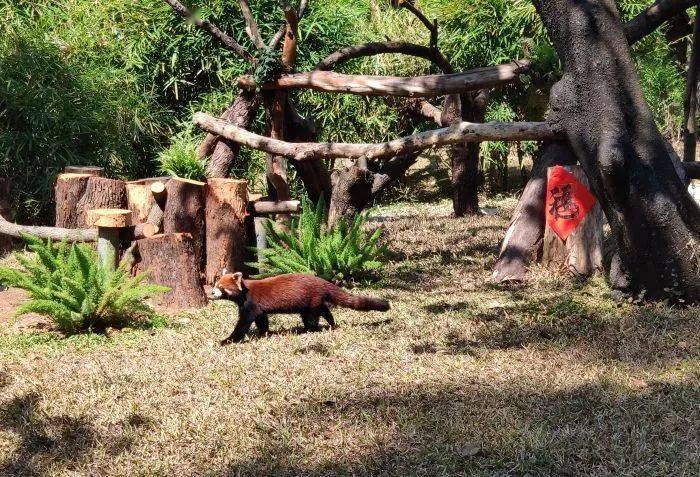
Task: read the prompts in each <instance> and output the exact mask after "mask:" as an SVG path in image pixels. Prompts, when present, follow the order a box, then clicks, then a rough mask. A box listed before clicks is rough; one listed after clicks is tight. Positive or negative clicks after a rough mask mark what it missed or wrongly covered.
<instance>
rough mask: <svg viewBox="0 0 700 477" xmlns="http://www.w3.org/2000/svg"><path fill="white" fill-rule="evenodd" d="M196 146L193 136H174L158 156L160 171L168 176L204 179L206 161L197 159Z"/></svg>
mask: <svg viewBox="0 0 700 477" xmlns="http://www.w3.org/2000/svg"><path fill="white" fill-rule="evenodd" d="M198 146H199V145H198V143H197V141H196V138H195V137H193V136H189V135H180V136H179V137H176V138H175V139H174V140H173V142H172V144H171V145H170V147H169V148H168V149H166V150H164V151H163V152H161V153H160V155H159V156H158V162H159V163H160V171H161V172H162V173H163V174H167V175H170V176H176V177H182V178H183V179H193V180H197V181H203V180H204V179H206V170H207V161H206V160H204V159H202V160H200V159H197V147H198Z"/></svg>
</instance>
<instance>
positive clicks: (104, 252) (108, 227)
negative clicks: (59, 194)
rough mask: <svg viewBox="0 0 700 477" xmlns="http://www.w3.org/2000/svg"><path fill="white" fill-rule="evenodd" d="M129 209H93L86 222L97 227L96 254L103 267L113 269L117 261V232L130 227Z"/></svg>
mask: <svg viewBox="0 0 700 477" xmlns="http://www.w3.org/2000/svg"><path fill="white" fill-rule="evenodd" d="M131 215H132V214H131V211H130V210H126V209H93V210H90V211H88V222H89V223H90V225H91V226H92V227H97V254H98V255H99V257H100V262H102V265H103V266H104V267H105V268H110V269H114V268H115V267H116V266H117V264H118V263H119V232H120V230H121V229H123V228H126V227H131V225H132V219H131Z"/></svg>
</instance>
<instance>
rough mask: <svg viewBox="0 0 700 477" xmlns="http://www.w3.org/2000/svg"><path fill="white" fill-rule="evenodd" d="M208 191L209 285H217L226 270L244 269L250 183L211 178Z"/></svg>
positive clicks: (207, 270)
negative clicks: (217, 279)
mask: <svg viewBox="0 0 700 477" xmlns="http://www.w3.org/2000/svg"><path fill="white" fill-rule="evenodd" d="M206 190H207V194H206V196H207V197H206V234H205V235H206V241H207V244H206V250H207V263H206V282H207V283H209V284H213V283H214V282H215V281H216V278H217V277H218V276H219V275H220V274H221V270H222V269H224V268H226V269H228V270H230V271H232V272H233V271H242V270H243V268H244V264H245V256H246V245H247V238H246V230H245V224H244V221H245V216H246V209H247V208H248V182H247V181H244V180H236V179H220V178H210V179H209V181H208V182H207V189H206Z"/></svg>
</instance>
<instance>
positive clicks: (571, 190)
mask: <svg viewBox="0 0 700 477" xmlns="http://www.w3.org/2000/svg"><path fill="white" fill-rule="evenodd" d="M546 200H547V202H546V204H547V211H546V214H547V225H548V226H549V227H551V228H552V230H553V231H554V233H556V234H557V236H558V237H559V238H560V239H562V240H566V239H567V237H569V235H570V234H571V232H573V231H574V230H576V227H578V225H579V224H580V223H581V222H583V219H584V218H585V217H586V214H587V213H588V211H589V210H591V207H593V206H594V205H595V201H596V199H595V197H593V194H591V193H590V192H589V191H588V189H587V188H586V186H584V185H583V184H581V182H579V180H578V179H576V177H575V176H574V175H573V174H572V173H570V172H569V171H567V170H566V169H564V168H563V167H561V166H555V167H554V168H553V169H552V170H551V171H550V173H549V179H548V180H547V199H546Z"/></svg>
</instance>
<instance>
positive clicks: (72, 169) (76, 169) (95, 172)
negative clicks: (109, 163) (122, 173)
mask: <svg viewBox="0 0 700 477" xmlns="http://www.w3.org/2000/svg"><path fill="white" fill-rule="evenodd" d="M63 172H66V173H72V174H88V175H91V176H98V177H104V176H105V168H104V167H97V166H66V168H65V169H63Z"/></svg>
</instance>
